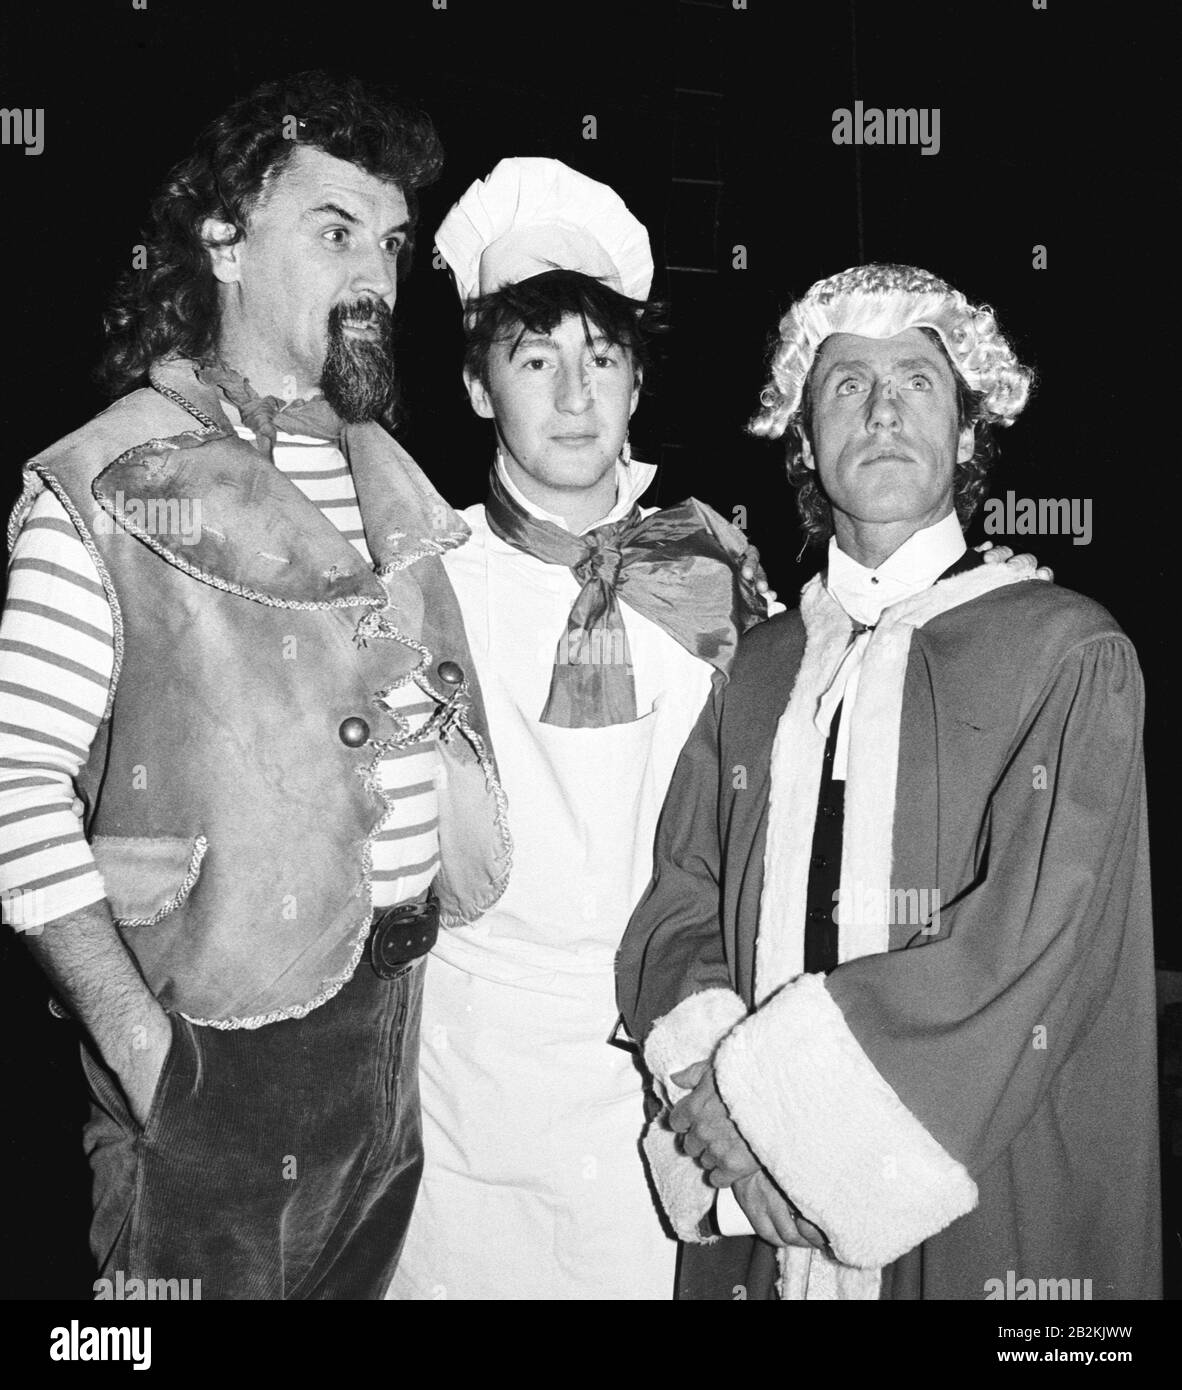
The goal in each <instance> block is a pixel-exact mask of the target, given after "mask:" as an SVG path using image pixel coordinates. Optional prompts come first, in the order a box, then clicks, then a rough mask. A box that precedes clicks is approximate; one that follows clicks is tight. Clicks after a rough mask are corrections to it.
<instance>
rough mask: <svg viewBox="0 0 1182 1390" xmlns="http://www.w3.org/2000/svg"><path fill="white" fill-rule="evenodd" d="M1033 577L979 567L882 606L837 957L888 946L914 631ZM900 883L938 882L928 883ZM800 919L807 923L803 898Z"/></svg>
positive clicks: (849, 810)
mask: <svg viewBox="0 0 1182 1390" xmlns="http://www.w3.org/2000/svg"><path fill="white" fill-rule="evenodd" d="M1031 577H1032V575H1031V572H1030V571H1024V570H1020V569H1018V568H1017V567H1013V568H1011V566H1010V565H1008V564H1005V565H979V566H977V568H975V569H971V570H966V571H965V572H964V573H963V574H958V575H955V576H953V578H951V579H945V580H942V581H941V582H940V583H938V584H933V585H932V587H931V588H930V589H924V590H923V591H922V592H921V593H918V594H915V595H914V596H913V597H911V598H909V599H904V600H903V601H902V602H901V603H896V604H893V605H892V606H891V607H890V608H887V609H885V610H884V612H883V615H882V617H881V619H880V620H879V623H878V626H877V627H876V628H875V630H874V633H873V635H872V637H871V639H870V642H869V645H868V646H867V648H866V655H865V657H864V659H863V662H862V671H861V675H860V677H859V681H858V693H857V697H856V700H855V703H854V708H853V710H852V711H851V717H850V753H849V766H848V771H847V781H846V789H845V819H844V824H843V827H842V856H841V895H840V899H839V902H838V954H839V958H840V959H841V960H842V961H847V960H858V959H860V958H861V957H862V956H873V955H878V954H880V953H881V952H883V951H886V950H889V948H890V919H889V912H888V904H889V899H890V889H891V888H892V886H894V885H892V883H891V866H892V849H893V843H894V830H895V816H894V810H895V790H896V782H897V778H898V772H899V731H900V728H901V725H902V720H903V687H904V684H905V683H906V679H907V660H908V657H909V656H910V654H911V635H912V633H913V632H914V631H915V630H916V629H917V628H921V627H923V626H924V624H925V623H927V622H929V621H930V620H931V619H932V618H935V617H937V616H938V615H939V614H941V613H946V612H947V611H948V610H949V609H951V608H959V607H960V605H961V604H962V603H967V602H968V601H969V600H970V599H974V598H977V597H979V596H980V595H981V594H984V593H988V592H989V591H990V590H991V589H999V588H1002V587H1003V586H1005V585H1007V584H1016V583H1019V582H1021V581H1022V580H1024V579H1029V578H1031ZM823 751H824V750H822V752H823ZM813 805H814V806H815V805H816V794H815V793H814V796H813ZM769 839H770V836H769ZM810 843H811V833H810ZM900 886H902V887H904V888H908V889H910V888H915V889H933V888H935V887H936V885H935V884H930V883H929V884H918V883H917V884H903V885H900ZM800 917H801V920H802V923H803V918H804V904H803V899H802V901H801V907H800Z"/></svg>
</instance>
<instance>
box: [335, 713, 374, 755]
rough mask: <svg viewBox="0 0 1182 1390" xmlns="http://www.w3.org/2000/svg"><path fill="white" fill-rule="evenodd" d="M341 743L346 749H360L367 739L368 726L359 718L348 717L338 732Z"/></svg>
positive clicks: (354, 716) (355, 716)
mask: <svg viewBox="0 0 1182 1390" xmlns="http://www.w3.org/2000/svg"><path fill="white" fill-rule="evenodd" d="M338 732H339V733H340V736H341V742H342V743H343V744H344V745H345V746H346V747H347V748H360V747H361V745H362V744H363V743H365V742H366V740H367V739H368V738H369V725H368V724H367V723H366V722H365V720H364V719H362V718H360V716H358V715H356V714H354V715H350V717H349V718H348V719H346V720H345V721H344V723H343V724H342V725H341V727H340V729H339V730H338Z"/></svg>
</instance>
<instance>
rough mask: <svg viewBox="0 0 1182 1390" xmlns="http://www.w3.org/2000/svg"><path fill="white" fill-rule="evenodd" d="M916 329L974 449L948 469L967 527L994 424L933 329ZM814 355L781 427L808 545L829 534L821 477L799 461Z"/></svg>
mask: <svg viewBox="0 0 1182 1390" xmlns="http://www.w3.org/2000/svg"><path fill="white" fill-rule="evenodd" d="M920 332H921V333H924V334H926V335H927V337H929V338H930V339H931V340H932V341H933V342H934V343H935V344H936V346H937V347H938V348H939V350H940V355H941V356H942V357H943V359H944V361H945V362H947V363H948V370H949V371H950V372H951V373H952V380H953V381H954V382H955V383H956V427H957V430H958V431H959V430H963V429H965V428H966V426H969V425H971V426H972V428H973V438H974V448H973V454H972V457H971V458H970V459H968V460H966V461H965V462H964V463H957V465H956V468H955V470H954V473H953V484H952V486H953V506H954V507H955V508H956V516H957V520H958V521H959V522H960V524H961V526H962V527H964V526H967V525H968V524H969V522H970V521H971V520H972V519H973V516H974V514H975V513H976V510H977V508H978V507H979V506H980V505H981V501H982V499H983V498H984V496H985V493H986V490H987V488H988V484H989V470H990V468H991V467H992V466H993V462H994V459H995V457H996V453H997V444H996V441H995V439H994V436H993V430H994V426H993V424H992V422H991V421H990V420H989V419H988V418H986V416H985V413H984V410H983V408H982V403H983V401H984V399H985V398H984V395H983V394H982V393H981V392H978V391H974V390H973V389H972V387H971V386H969V384H968V383H967V382H966V381H965V379H964V377H962V376H961V374H960V373H959V372H958V371H957V370H956V368H955V367H954V366H953V365H952V359H951V358H950V357H949V356H948V353H947V351H946V350H945V348H944V344H943V342H942V341H941V338H940V335H939V334H938V333H937V332H936V330H935V329H934V328H921V329H920ZM820 355H821V354H820V350H819V349H818V352H817V357H816V358H814V359H813V365H812V367H810V369H809V374H808V376H807V377H806V378H805V382H804V389H803V390H802V391H801V393H800V409H799V410H798V411H797V412H796V414H795V415H794V416H793V417H792V419H791V420H790V421H789V423H788V425H787V426H786V427H785V429H784V440H785V443H786V444H787V448H788V481H789V482H790V483H791V484H792V486H793V487H794V488H795V489H796V509H797V511H798V512H799V513H800V521H801V526H802V527H803V529H804V531H805V535H806V537H807V541H806V543H807V544H809V545H823V544H824V543H825V542H826V541H827V540H828V539H829V537H830V536H831V535H832V534H833V508H832V506H831V505H830V502H829V499H828V498H827V497H826V496H825V494H824V492H823V491H822V489H821V480H820V478H819V477H818V476H817V472H816V470H815V469H812V468H809V467H808V466H807V465H806V464H805V461H804V441H805V439H806V438H807V439H808V441H809V443H810V445H811V444H812V432H813V404H814V403H813V374H814V373H815V372H816V370H817V360H818V359H819V358H820Z"/></svg>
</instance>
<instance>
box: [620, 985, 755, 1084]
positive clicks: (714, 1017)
mask: <svg viewBox="0 0 1182 1390" xmlns="http://www.w3.org/2000/svg"><path fill="white" fill-rule="evenodd" d="M746 1015H747V1008H746V1005H745V1004H744V1003H743V1001H742V999H740V998H739V996H738V995H737V994H736V993H735V992H734V990H733V989H703V990H700V991H699V992H698V993H697V994H691V995H690V996H689V998H688V999H683V1000H682V1001H681V1003H680V1004H678V1005H677V1007H676V1008H674V1009H670V1010H669V1012H668V1013H667V1014H664V1015H663V1016H662V1017H661V1018H659V1019H657V1021H656V1022H655V1023H654V1024H653V1026H652V1028H650V1029H649V1035H648V1039H647V1041H646V1042H645V1044H644V1061H645V1065H646V1066H647V1067H648V1069H649V1071H650V1072H651V1073H652V1074H653V1076H654V1077H655V1078H656V1080H657V1082H658V1084H659V1086H660V1087H661V1089H662V1090H663V1092H664V1094H665V1095H666V1096H667V1097H668V1098H669V1099H670V1100H671V1101H672V1102H674V1103H676V1102H677V1101H678V1100H680V1099H681V1097H682V1096H684V1095H686V1094H688V1092H687V1091H686V1090H685V1089H684V1088H683V1087H681V1086H675V1085H674V1084H673V1081H672V1080H671V1078H672V1077H673V1075H674V1073H676V1072H679V1071H683V1070H684V1069H685V1068H686V1067H690V1066H693V1064H694V1063H695V1062H704V1061H705V1060H706V1059H707V1058H708V1057H712V1056H713V1055H714V1049H715V1048H716V1047H717V1046H718V1043H719V1040H720V1039H721V1038H723V1037H725V1036H726V1034H727V1033H729V1032H730V1030H731V1029H732V1028H733V1027H734V1026H735V1024H736V1023H738V1021H739V1020H740V1019H741V1018H745V1017H746Z"/></svg>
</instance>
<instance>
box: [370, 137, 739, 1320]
mask: <svg viewBox="0 0 1182 1390" xmlns="http://www.w3.org/2000/svg"><path fill="white" fill-rule="evenodd" d="M436 240H437V244H438V246H439V250H440V251H441V253H442V254H443V256H444V257H445V259H446V260H447V262H448V264H449V266H450V267H451V268H452V270H453V272H454V273H455V278H456V283H457V286H458V288H459V291H460V295H461V298H462V300H463V301H464V304H465V306H466V314H465V324H466V331H467V344H468V348H467V357H466V363H465V382H466V384H467V388H468V392H469V395H470V398H471V402H472V406H473V408H474V409H475V411H476V412H477V414H478V415H481V416H483V417H486V418H490V419H492V420H493V421H494V423H495V428H496V440H497V446H498V447H497V453H496V461H495V466H494V467H493V469H492V474H491V478H490V489H489V497H488V501H487V502H486V503H484V504H483V505H478V506H474V507H470V508H469V509H468V510H467V511H465V512H464V513H463V517H464V519H465V521H466V522H467V523H468V525H469V526H470V527H471V529H472V538H471V540H470V541H469V542H468V544H466V545H464V546H463V547H460V548H459V549H458V550H456V551H454V552H452V553H450V554H448V555H446V556H445V557H444V563H445V564H446V566H447V572H448V576H449V578H450V579H451V582H452V584H453V585H454V587H455V590H456V593H457V596H458V598H459V601H460V607H461V611H462V613H463V617H464V624H465V627H466V628H467V631H468V633H469V637H470V641H471V644H472V652H473V660H474V662H475V664H476V666H477V668H478V669H479V671H480V679H481V683H482V688H483V689H484V695H485V703H486V709H487V713H488V717H489V719H490V721H491V722H492V726H493V727H494V728H495V730H496V732H495V735H494V737H495V739H496V747H497V756H498V764H499V766H500V768H501V775H502V780H503V784H504V788H505V792H506V794H507V797H508V813H509V824H510V829H511V831H512V836H513V840H514V844H515V849H514V866H513V872H512V875H511V876H510V882H509V887H508V889H507V891H506V893H505V895H504V896H503V897H502V898H501V900H500V901H499V902H498V903H497V905H496V907H495V908H494V909H493V910H491V911H489V912H488V913H486V914H485V915H484V916H483V917H482V918H481V919H480V920H479V921H478V922H476V923H475V924H474V925H473V926H471V927H470V928H465V929H463V930H462V931H457V932H454V933H450V934H448V935H447V937H446V939H445V940H441V941H440V943H439V945H438V948H437V950H436V952H435V955H434V956H433V957H432V958H431V959H430V961H429V967H428V972H427V979H426V996H425V998H426V1003H425V1009H426V1013H425V1017H424V1023H423V1030H422V1068H421V1079H422V1096H423V1125H424V1148H425V1152H426V1168H425V1172H424V1177H423V1183H422V1187H421V1189H420V1193H419V1198H418V1204H417V1206H416V1209H415V1212H414V1216H413V1219H412V1224H411V1229H410V1234H409V1238H408V1240H407V1243H406V1246H405V1248H404V1251H403V1255H402V1259H401V1262H400V1265H399V1268H398V1272H397V1275H396V1276H395V1279H394V1282H393V1284H392V1286H391V1290H390V1296H391V1297H394V1298H441V1297H447V1298H463V1299H475V1298H515V1299H528V1298H548V1299H581V1298H616V1299H624V1298H627V1299H631V1298H636V1299H644V1298H648V1299H668V1298H671V1297H672V1294H673V1279H674V1262H675V1258H676V1253H677V1244H676V1242H675V1241H674V1240H673V1239H672V1237H671V1235H670V1234H667V1233H666V1231H665V1230H664V1229H663V1227H662V1224H661V1220H660V1217H659V1216H658V1209H657V1205H656V1202H655V1199H654V1198H653V1196H652V1195H651V1192H650V1189H649V1186H648V1181H647V1178H646V1174H645V1169H644V1165H643V1162H642V1158H641V1154H640V1150H639V1136H640V1131H641V1128H642V1125H643V1100H642V1096H643V1081H642V1076H641V1071H640V1069H639V1067H638V1065H637V1060H636V1056H635V1053H634V1051H633V1050H629V1049H625V1048H620V1047H613V1046H611V1045H610V1044H609V1039H610V1037H611V1035H612V1033H613V1029H614V1025H615V1023H616V1020H617V1009H616V1004H615V989H614V977H613V962H614V957H615V953H616V949H617V947H618V946H619V943H620V937H621V935H622V933H623V930H624V927H625V925H626V924H627V921H628V917H629V914H630V913H631V911H632V909H633V908H634V907H635V905H636V902H637V900H638V899H639V897H640V894H641V893H642V891H643V890H644V886H645V884H646V883H647V881H648V878H649V875H650V873H651V869H652V846H653V835H654V831H655V827H656V822H657V816H658V814H659V812H660V808H661V804H662V801H663V799H664V796H665V790H666V788H667V786H668V783H669V778H670V776H671V775H672V771H673V767H674V764H675V762H676V760H677V756H678V754H679V753H680V751H681V748H682V745H683V744H684V742H685V739H686V736H687V735H688V733H689V731H690V729H691V727H692V726H693V723H694V720H695V719H696V718H697V716H698V713H699V711H700V710H701V708H702V705H703V703H704V702H705V700H706V698H707V695H708V694H709V691H710V683H711V677H712V675H715V674H719V673H723V672H725V671H726V670H727V669H728V668H729V665H730V662H731V659H732V657H733V655H734V650H735V646H736V644H737V640H738V637H739V634H740V633H741V632H742V631H743V629H744V628H746V627H748V626H749V625H750V624H751V623H753V622H755V621H757V620H759V619H762V618H763V617H764V616H765V613H766V601H765V597H764V593H765V591H766V584H765V583H764V582H763V580H762V573H761V571H760V570H759V569H758V557H757V556H756V555H755V553H754V551H753V550H752V549H751V548H750V547H749V546H748V544H747V542H746V540H745V538H744V537H743V535H742V534H741V533H740V532H739V531H737V530H736V529H735V528H734V527H732V526H731V525H730V524H729V523H728V522H726V521H724V520H723V519H722V518H721V517H720V516H718V515H717V514H716V513H715V512H713V511H712V510H711V509H710V508H709V507H707V506H705V505H703V504H702V503H700V502H697V501H695V500H692V499H691V500H689V501H686V502H683V503H681V504H680V505H678V506H673V507H668V508H665V509H664V510H662V511H659V512H652V511H651V510H650V511H645V510H644V509H641V508H640V507H639V505H638V502H639V498H640V497H641V495H642V494H643V493H644V492H645V490H646V489H647V488H648V486H649V484H650V483H651V481H652V479H653V476H654V473H655V471H656V470H655V468H654V467H653V466H652V465H651V464H647V463H640V462H637V461H631V460H630V455H629V450H628V445H627V435H628V422H629V419H630V417H631V415H632V412H633V411H634V410H635V408H636V403H637V398H638V394H639V390H640V384H641V375H642V372H643V366H644V361H645V356H646V347H647V341H648V337H649V333H650V326H651V325H650V319H651V311H650V310H649V309H648V308H647V307H646V302H645V301H646V299H647V296H648V292H649V286H650V283H651V280H652V272H653V264H652V257H651V254H650V251H649V241H648V235H647V233H646V232H645V229H644V227H643V226H642V225H641V224H640V223H639V222H638V221H637V219H636V218H635V217H633V216H632V214H631V213H630V212H629V211H628V209H627V208H626V207H625V205H624V203H623V202H622V201H621V199H620V198H619V197H618V196H617V195H616V194H615V193H614V192H613V191H612V190H611V189H610V188H607V187H605V186H604V185H603V184H600V183H596V182H594V181H593V180H591V179H589V178H586V177H584V176H583V175H581V174H578V173H576V172H575V171H574V170H572V169H569V168H567V167H566V166H564V165H562V164H560V163H559V162H558V161H556V160H552V159H506V160H502V161H501V163H499V164H498V165H497V167H496V168H495V169H494V170H493V172H492V174H491V175H490V176H489V177H488V178H487V179H484V180H483V181H478V182H477V183H475V184H473V185H472V187H471V188H470V189H469V190H468V191H467V193H465V194H464V196H463V197H462V198H461V199H460V201H459V202H458V203H457V204H456V206H455V207H454V208H453V209H452V210H451V212H450V213H449V214H448V216H447V218H446V219H445V221H444V223H443V225H442V226H441V227H440V229H439V233H438V236H437V238H436ZM485 682H487V685H485Z"/></svg>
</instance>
